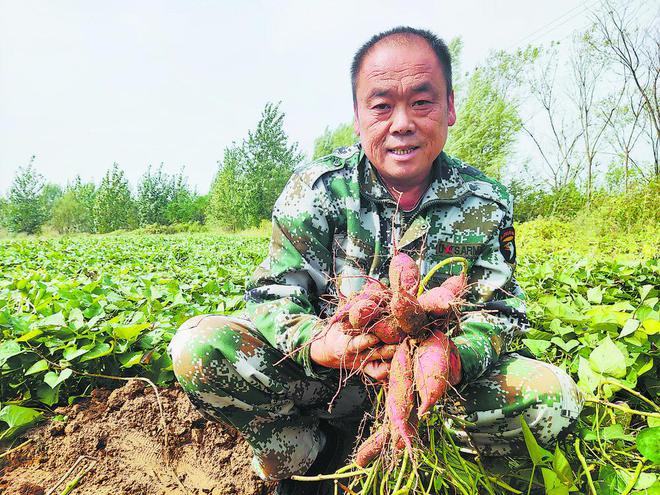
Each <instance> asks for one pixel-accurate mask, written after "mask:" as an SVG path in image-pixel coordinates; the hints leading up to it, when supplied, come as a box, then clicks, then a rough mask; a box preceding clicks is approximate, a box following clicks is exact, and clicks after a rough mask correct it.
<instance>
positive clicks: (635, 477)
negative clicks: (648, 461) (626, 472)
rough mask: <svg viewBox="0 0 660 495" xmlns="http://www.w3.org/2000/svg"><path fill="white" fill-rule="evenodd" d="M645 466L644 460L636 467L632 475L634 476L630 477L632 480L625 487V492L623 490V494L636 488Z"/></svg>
mask: <svg viewBox="0 0 660 495" xmlns="http://www.w3.org/2000/svg"><path fill="white" fill-rule="evenodd" d="M643 466H644V461H639V463H638V464H637V467H636V468H635V472H634V473H633V475H632V478H630V481H629V482H628V484H627V485H626V487H625V488H624V489H623V492H621V495H628V494H629V493H630V491H631V490H632V489H633V488H634V486H635V484H636V483H637V480H638V479H639V475H640V473H641V472H642V467H643Z"/></svg>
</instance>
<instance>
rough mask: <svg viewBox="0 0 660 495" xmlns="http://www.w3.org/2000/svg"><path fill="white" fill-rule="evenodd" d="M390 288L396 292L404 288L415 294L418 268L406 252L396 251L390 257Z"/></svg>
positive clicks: (417, 283)
mask: <svg viewBox="0 0 660 495" xmlns="http://www.w3.org/2000/svg"><path fill="white" fill-rule="evenodd" d="M389 277H390V288H391V289H392V292H393V293H394V294H396V293H397V292H399V291H401V290H405V291H406V292H408V293H410V294H417V289H418V287H419V281H420V274H419V268H418V267H417V264H416V263H415V260H413V259H412V258H411V257H410V256H408V255H407V254H406V253H398V254H396V255H394V256H393V257H392V261H391V262H390V268H389Z"/></svg>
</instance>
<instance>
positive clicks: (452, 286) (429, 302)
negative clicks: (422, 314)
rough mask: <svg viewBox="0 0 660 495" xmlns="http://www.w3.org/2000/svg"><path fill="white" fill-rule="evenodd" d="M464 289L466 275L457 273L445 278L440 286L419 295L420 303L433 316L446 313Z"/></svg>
mask: <svg viewBox="0 0 660 495" xmlns="http://www.w3.org/2000/svg"><path fill="white" fill-rule="evenodd" d="M464 289H465V276H464V275H455V276H453V277H449V278H448V279H447V280H445V281H444V282H443V283H442V285H440V287H434V288H433V289H431V290H428V291H426V292H424V293H423V294H422V295H421V296H419V304H420V305H421V306H422V308H424V311H426V312H427V313H428V314H430V315H432V316H442V315H446V314H447V313H449V309H450V308H451V304H452V303H453V302H454V301H455V300H456V298H457V297H459V296H460V294H461V292H463V290H464Z"/></svg>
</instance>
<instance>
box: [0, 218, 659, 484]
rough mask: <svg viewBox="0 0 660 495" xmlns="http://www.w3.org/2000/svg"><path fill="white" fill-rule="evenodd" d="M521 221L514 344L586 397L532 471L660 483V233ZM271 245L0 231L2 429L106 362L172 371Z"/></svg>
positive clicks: (70, 391)
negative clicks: (205, 321) (524, 318)
mask: <svg viewBox="0 0 660 495" xmlns="http://www.w3.org/2000/svg"><path fill="white" fill-rule="evenodd" d="M518 231H519V236H518V237H519V239H518V241H517V242H518V248H519V266H518V269H517V277H518V279H519V281H520V282H521V284H522V285H523V287H524V288H525V290H526V292H527V295H528V299H529V308H528V309H529V315H530V319H531V321H532V324H533V330H532V331H530V332H529V333H528V334H527V335H525V336H524V337H521V339H520V340H519V341H517V342H516V345H517V346H518V347H519V348H525V349H526V350H527V351H529V352H532V353H533V354H535V355H536V356H537V357H538V358H539V359H544V360H547V361H551V362H553V363H555V364H558V365H560V366H562V367H564V368H565V369H568V370H569V371H570V373H571V374H572V375H573V377H574V378H575V379H576V381H578V383H579V385H580V387H581V388H582V390H583V391H584V393H585V396H586V398H587V403H586V407H585V411H584V413H583V415H582V418H581V421H580V424H579V425H578V428H577V430H576V433H577V434H576V435H575V436H572V437H569V439H567V441H566V442H563V443H561V445H559V446H558V449H557V450H555V451H554V452H547V451H545V450H543V449H541V448H540V447H538V445H535V443H534V442H533V439H530V441H529V443H528V448H529V450H530V458H531V461H532V464H533V467H534V470H535V472H536V475H537V477H536V483H537V484H538V485H539V486H543V485H545V489H546V490H547V491H548V493H555V494H560V493H568V492H569V490H570V491H576V492H580V493H589V492H590V490H595V491H597V493H616V494H619V493H660V481H658V463H659V462H660V453H659V445H660V408H659V407H658V394H659V392H660V388H659V386H660V379H659V377H658V361H659V358H658V342H659V341H660V316H659V309H660V305H659V297H660V290H659V289H660V260H659V257H658V246H659V245H660V239H658V238H657V236H651V237H650V238H649V237H641V236H637V237H634V236H631V235H624V234H621V235H620V236H612V237H608V238H605V239H597V240H594V239H589V238H588V237H586V236H583V235H579V234H578V233H576V232H575V231H573V230H571V228H570V227H568V226H566V225H564V224H560V223H556V222H550V221H543V220H541V221H536V222H530V223H527V224H523V225H521V226H520V228H519V229H518ZM266 249H267V239H265V238H263V237H238V236H236V237H228V236H224V237H223V236H216V235H212V234H184V235H170V236H160V235H140V236H136V235H120V236H80V237H72V238H66V237H61V238H53V239H30V240H5V241H0V332H1V333H0V401H1V405H2V408H1V409H0V421H1V422H3V423H2V424H1V426H3V429H0V440H10V439H12V438H16V437H18V436H20V434H21V432H22V431H23V430H24V429H25V428H26V427H29V426H31V425H33V424H34V423H36V422H38V421H40V420H44V419H49V418H51V417H53V415H54V413H53V410H54V408H55V407H56V406H57V405H63V404H72V403H75V402H76V401H79V400H81V398H82V397H85V396H88V395H89V394H90V393H91V390H93V389H94V388H95V387H98V386H115V385H116V384H115V383H113V382H112V381H110V380H109V379H106V378H103V376H101V375H110V376H115V375H119V376H134V375H138V376H143V377H147V378H149V379H151V380H152V381H153V382H154V383H156V384H158V385H160V386H166V385H169V384H170V383H171V382H172V380H173V375H172V372H171V363H170V361H169V358H168V356H167V353H166V346H167V344H168V342H169V340H170V339H171V336H172V334H173V332H174V331H175V329H176V328H177V327H178V325H180V324H181V323H182V322H183V321H185V320H186V319H187V318H189V317H190V316H193V315H195V314H199V313H231V312H233V311H240V310H241V308H242V304H243V302H242V293H243V290H244V288H245V283H246V280H247V277H248V276H249V275H250V273H251V272H252V270H253V269H254V268H255V266H256V265H257V264H258V263H259V262H260V261H261V260H262V259H263V257H264V256H265V254H266ZM436 483H438V482H436ZM440 483H442V478H440ZM530 486H531V485H530ZM436 489H437V490H438V491H440V490H441V489H442V486H436ZM553 490H554V491H553ZM486 491H490V489H489V490H486ZM486 491H484V493H485V492H486ZM420 493H421V492H420ZM465 493H471V492H470V487H469V486H468V485H466V487H465ZM492 493H515V492H510V491H509V489H508V488H506V487H503V486H500V485H495V486H494V487H493V488H492Z"/></svg>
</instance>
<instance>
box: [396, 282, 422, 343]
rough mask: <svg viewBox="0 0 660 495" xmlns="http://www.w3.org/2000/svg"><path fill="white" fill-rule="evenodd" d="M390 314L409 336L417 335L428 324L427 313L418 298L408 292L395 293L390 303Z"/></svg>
mask: <svg viewBox="0 0 660 495" xmlns="http://www.w3.org/2000/svg"><path fill="white" fill-rule="evenodd" d="M390 313H391V314H392V316H393V317H394V318H395V319H396V322H397V324H398V325H399V327H400V328H401V330H403V331H404V332H405V333H406V334H408V335H415V334H416V333H418V332H419V331H420V330H421V329H422V328H423V327H424V326H425V325H426V324H427V323H428V319H427V317H426V312H425V311H424V309H423V308H422V306H421V305H420V304H419V301H418V300H417V298H416V297H415V296H413V295H411V294H410V293H408V292H406V291H398V292H395V293H394V295H393V296H392V301H390Z"/></svg>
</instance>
